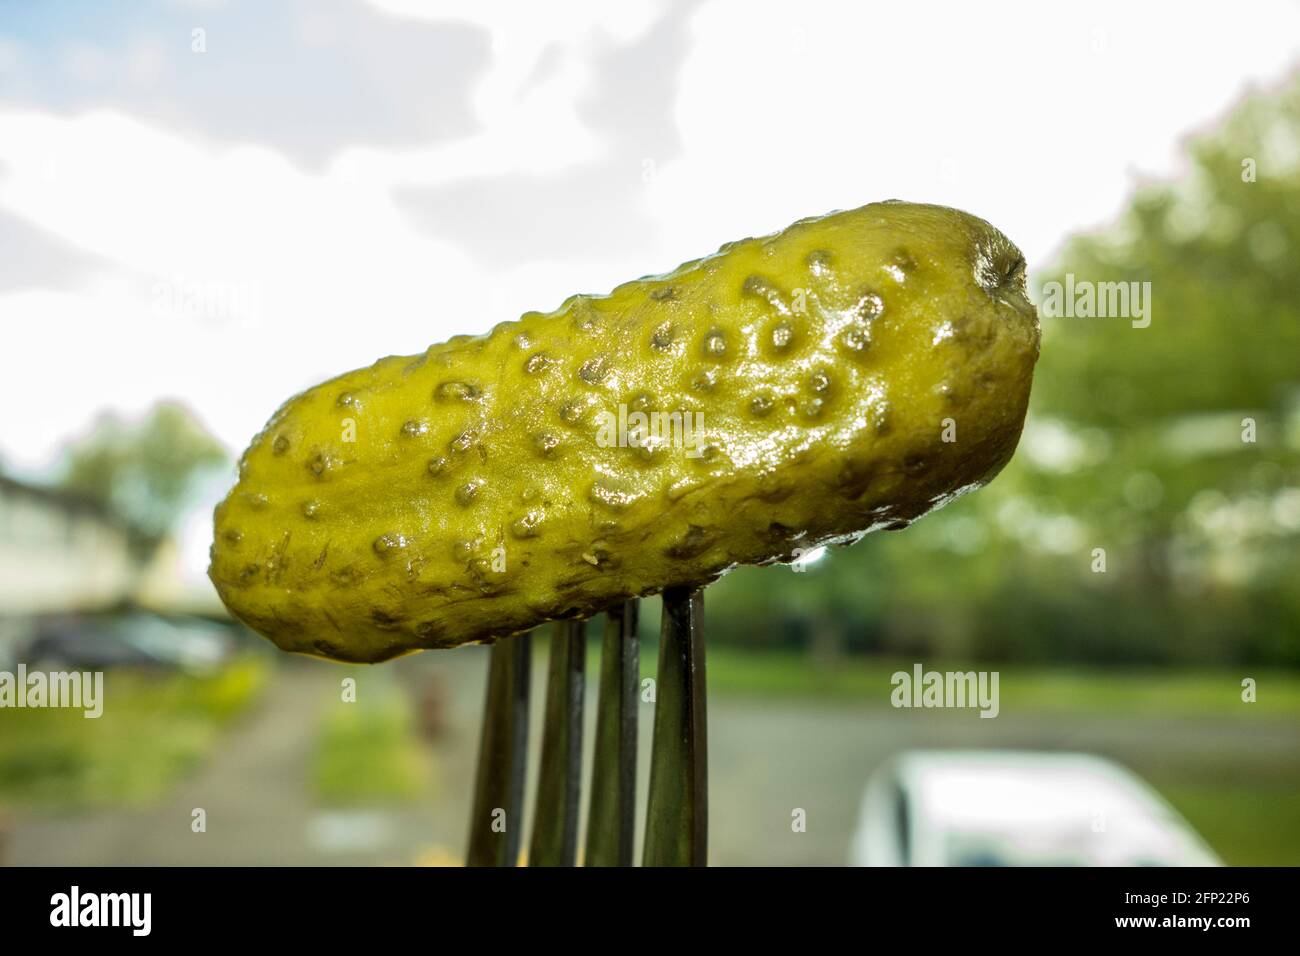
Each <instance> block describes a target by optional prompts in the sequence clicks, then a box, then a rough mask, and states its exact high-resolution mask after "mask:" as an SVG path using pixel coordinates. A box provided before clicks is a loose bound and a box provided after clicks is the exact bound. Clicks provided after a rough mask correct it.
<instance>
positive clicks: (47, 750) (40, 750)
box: [0, 657, 269, 811]
mask: <svg viewBox="0 0 1300 956" xmlns="http://www.w3.org/2000/svg"><path fill="white" fill-rule="evenodd" d="M268 670H269V668H268V666H267V664H266V662H265V661H264V660H262V659H260V658H253V657H247V658H241V659H239V660H237V661H235V662H233V663H231V664H230V665H229V666H227V667H226V668H224V669H223V670H222V671H221V672H219V673H217V674H214V675H212V676H205V677H196V676H191V675H185V674H149V673H142V672H127V671H109V672H107V673H106V674H105V675H104V713H103V715H102V716H101V717H99V718H93V719H88V718H86V717H84V716H83V714H82V711H80V710H66V709H8V708H7V709H5V710H4V711H3V712H0V803H3V804H5V805H8V806H13V807H30V808H39V809H42V810H60V811H62V810H74V809H81V808H88V807H95V806H108V805H113V806H122V805H138V804H142V803H146V802H148V801H149V800H151V799H154V798H155V797H158V796H159V795H161V794H162V793H164V792H165V791H166V790H167V789H168V787H170V785H171V784H172V783H174V782H175V781H176V780H177V779H179V778H180V777H181V776H182V775H183V774H185V773H186V772H187V771H189V770H190V769H191V768H193V767H194V766H195V765H196V764H198V762H199V761H200V760H202V759H203V757H204V756H205V755H206V754H207V753H208V752H209V751H210V750H211V748H212V747H213V746H214V744H216V742H217V740H218V738H219V736H220V734H221V731H222V728H223V727H225V726H226V725H227V724H228V723H229V722H230V721H231V720H233V719H234V718H235V717H236V716H237V715H238V714H240V713H241V712H243V711H244V710H245V709H246V708H247V707H248V706H249V705H250V704H252V703H253V701H255V700H256V699H257V697H258V695H259V694H260V693H261V691H262V689H263V687H264V686H265V684H266V679H267V676H268Z"/></svg>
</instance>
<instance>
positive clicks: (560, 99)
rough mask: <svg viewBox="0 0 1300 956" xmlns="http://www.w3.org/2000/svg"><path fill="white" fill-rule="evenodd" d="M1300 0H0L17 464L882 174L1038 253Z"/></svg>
mask: <svg viewBox="0 0 1300 956" xmlns="http://www.w3.org/2000/svg"><path fill="white" fill-rule="evenodd" d="M1298 42H1300V6H1298V5H1297V4H1296V3H1294V2H1268V0H1262V2H1258V3H1252V4H1249V5H1237V6H1231V7H1225V6H1223V5H1221V4H1219V5H1216V4H1210V3H1205V4H1200V3H1169V4H1159V3H1149V4H1146V3H1143V4H1137V3H1132V2H1108V0H1088V2H1080V3H1077V4H1042V3H1024V4H1003V5H998V4H992V5H991V4H963V3H957V2H954V3H952V4H951V5H949V4H942V3H907V4H900V3H860V2H854V3H849V2H840V3H820V2H813V0H799V2H797V3H784V4H777V3H773V4H765V3H758V2H754V0H673V2H629V0H619V2H617V3H611V2H598V0H591V2H586V0H583V2H569V3H565V2H559V0H557V2H554V3H546V4H542V3H535V2H534V3H530V2H526V0H518V2H492V0H475V2H459V0H453V2H436V0H428V2H417V0H256V2H253V0H246V2H235V0H229V2H216V0H207V2H175V0H172V2H162V0H158V2H138V3H129V4H127V3H102V2H98V3H97V2H90V0H87V2H72V0H67V2H58V0H47V2H43V3H16V2H9V0H0V327H2V329H3V336H2V338H0V343H2V344H0V389H3V396H4V399H5V414H4V417H3V422H4V424H3V428H0V463H3V466H4V467H7V468H9V469H10V470H14V471H17V472H19V473H22V474H29V475H34V476H39V475H40V474H42V473H46V472H48V470H49V469H50V468H51V467H52V466H53V464H54V463H55V462H56V460H57V454H58V450H59V448H60V446H61V444H62V443H63V442H65V441H66V440H67V439H68V438H69V437H70V436H73V435H76V434H78V433H84V432H85V431H86V430H87V429H88V428H90V427H92V423H93V421H94V418H95V416H96V415H97V414H99V413H100V412H102V411H104V410H106V409H113V410H117V411H120V412H123V413H127V414H138V413H140V412H142V411H143V410H145V409H146V408H147V407H148V406H149V405H150V404H151V403H153V402H154V401H156V400H158V399H159V398H178V399H181V400H184V401H185V402H186V403H187V404H188V405H189V406H190V407H191V408H192V409H193V410H194V411H195V413H196V414H197V415H198V416H199V418H200V419H201V420H202V421H203V422H204V423H205V424H206V425H207V426H208V427H209V428H210V429H211V430H212V431H213V432H214V433H215V434H216V435H217V436H218V437H219V438H220V439H221V440H222V441H223V442H225V443H226V444H227V445H228V446H229V447H230V449H231V451H232V452H237V451H239V450H240V449H242V448H243V446H244V445H245V444H246V442H247V440H248V439H249V438H250V437H251V436H252V435H253V434H254V433H255V432H256V431H257V430H258V428H259V427H260V426H261V424H262V423H263V422H264V421H265V419H266V418H267V417H268V416H269V414H270V413H271V412H272V411H273V410H274V409H275V407H276V406H277V405H278V404H279V402H280V401H281V400H282V399H284V398H285V397H287V396H288V395H289V394H290V393H292V392H294V391H297V390H298V389H301V388H303V387H305V386H308V385H310V384H313V383H314V382H316V381H319V380H320V379H322V378H325V377H328V376H331V375H334V374H337V373H339V372H341V371H344V370H346V369H349V368H353V367H356V366H358V365H364V364H369V363H370V362H371V361H373V360H374V359H376V358H378V357H379V356H381V355H386V354H393V353H399V354H400V353H413V352H418V351H421V350H422V349H423V348H424V347H425V346H427V345H428V344H430V343H432V342H435V341H439V340H442V339H444V338H446V337H448V336H449V335H452V334H455V333H457V332H476V331H482V330H485V329H487V328H489V327H490V326H492V325H494V324H496V323H497V322H499V321H502V320H504V319H509V318H514V317H517V316H518V314H519V313H521V312H523V311H526V310H528V309H542V310H547V309H551V308H554V307H555V306H557V305H558V304H559V303H560V302H561V300H563V299H564V298H565V297H566V296H567V295H568V294H570V293H572V292H577V291H587V292H603V291H607V290H608V289H610V288H611V287H613V286H614V285H616V284H618V283H619V282H621V281H623V280H625V279H629V278H634V277H636V276H639V275H643V274H646V273H652V272H663V271H666V270H668V269H670V268H672V267H673V266H675V265H676V264H677V263H679V262H681V261H683V260H685V259H689V258H694V257H697V256H699V255H702V254H704V253H707V252H710V251H712V250H713V249H715V248H716V247H717V246H718V245H719V244H721V243H722V242H724V241H727V240H730V239H736V238H740V237H742V236H747V235H754V234H759V233H765V232H770V231H773V230H776V229H779V228H782V227H783V226H785V225H787V224H789V223H790V222H792V221H794V220H795V219H798V218H801V217H804V216H808V215H814V214H819V213H823V212H826V211H829V210H831V209H836V208H848V207H853V206H857V205H861V204H862V203H865V202H869V201H872V200H877V199H886V198H893V197H897V198H904V199H913V200H920V201H929V202H939V203H945V204H949V205H954V206H959V207H961V208H964V209H967V210H969V211H971V212H974V213H976V214H978V215H981V216H983V217H985V218H987V219H989V220H990V221H992V222H993V223H994V224H995V225H997V226H999V227H1000V228H1002V229H1003V230H1004V231H1005V232H1006V233H1007V234H1008V235H1010V236H1011V237H1012V239H1014V240H1015V241H1016V242H1017V243H1019V244H1020V246H1021V247H1022V249H1024V251H1025V252H1026V254H1027V255H1028V256H1029V259H1030V262H1031V265H1032V264H1037V265H1038V266H1042V265H1045V264H1046V263H1047V262H1049V261H1050V258H1051V256H1052V254H1053V252H1054V250H1055V249H1057V248H1058V247H1059V244H1060V242H1061V240H1062V239H1063V238H1064V237H1065V236H1067V235H1068V234H1069V233H1071V232H1073V231H1075V230H1079V229H1084V228H1088V227H1091V226H1095V225H1098V224H1102V223H1105V222H1107V221H1108V220H1110V219H1112V218H1113V217H1114V215H1115V214H1116V213H1117V212H1118V210H1119V209H1120V208H1121V207H1122V205H1123V203H1124V200H1125V197H1126V196H1127V195H1128V193H1129V192H1130V191H1131V189H1132V188H1133V186H1134V185H1135V184H1137V183H1139V182H1141V181H1143V180H1144V179H1149V178H1153V177H1166V176H1170V175H1176V174H1177V172H1178V170H1179V165H1178V149H1179V143H1180V141H1181V139H1182V138H1183V137H1185V136H1186V135H1187V134H1188V133H1189V132H1193V131H1196V130H1198V129H1201V128H1204V127H1205V126H1206V125H1207V124H1210V123H1212V122H1213V121H1214V120H1215V119H1216V118H1217V117H1218V116H1220V115H1221V114H1222V113H1223V112H1224V110H1225V109H1227V108H1228V107H1229V106H1230V105H1231V104H1232V103H1233V102H1235V101H1236V100H1237V99H1238V98H1239V97H1240V96H1241V95H1242V94H1243V93H1244V92H1245V91H1246V90H1247V89H1248V88H1250V87H1252V86H1255V87H1258V86H1269V85H1273V84H1276V83H1277V82H1279V81H1280V80H1281V79H1282V78H1283V77H1284V76H1285V75H1286V74H1287V73H1288V71H1289V70H1291V69H1293V68H1295V67H1296V65H1297V64H1298V63H1300V47H1298Z"/></svg>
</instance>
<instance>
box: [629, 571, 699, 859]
mask: <svg viewBox="0 0 1300 956" xmlns="http://www.w3.org/2000/svg"><path fill="white" fill-rule="evenodd" d="M704 690H705V674H704V595H703V593H702V592H701V591H699V590H692V589H690V588H669V589H668V590H666V591H664V597H663V623H662V626H661V628H660V637H659V687H658V695H657V703H656V704H655V729H654V743H653V746H652V750H651V753H650V799H649V806H648V808H647V811H646V835H645V851H644V854H643V856H642V863H643V864H644V865H645V866H704V865H705V863H706V862H707V857H708V829H709V802H708V764H709V760H708V717H707V714H706V712H705V706H704Z"/></svg>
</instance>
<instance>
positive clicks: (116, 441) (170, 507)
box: [61, 402, 227, 557]
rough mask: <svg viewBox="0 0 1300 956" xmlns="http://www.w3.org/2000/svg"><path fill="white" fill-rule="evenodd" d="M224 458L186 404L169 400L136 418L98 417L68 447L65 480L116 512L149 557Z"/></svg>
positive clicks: (141, 552)
mask: <svg viewBox="0 0 1300 956" xmlns="http://www.w3.org/2000/svg"><path fill="white" fill-rule="evenodd" d="M226 461H227V456H226V452H225V450H224V449H223V448H222V446H221V445H220V444H219V443H218V442H217V441H216V440H215V439H214V438H212V437H211V436H210V435H209V434H208V433H207V432H206V431H205V430H204V428H203V426H202V425H200V424H199V423H198V422H197V421H195V419H194V418H193V416H192V415H191V414H190V413H189V412H188V411H187V410H186V409H185V408H184V407H182V406H181V405H178V404H175V403H170V402H164V403H159V404H157V405H155V406H154V407H153V408H152V409H151V410H150V412H149V414H148V415H147V416H146V417H145V418H144V419H143V420H142V421H140V422H138V423H130V422H126V421H124V420H122V419H121V418H119V417H117V416H116V415H111V414H109V415H105V416H103V417H101V418H100V420H99V421H98V422H96V425H95V428H94V430H93V432H92V433H91V435H90V436H89V437H87V438H86V439H84V440H82V441H80V442H77V443H76V444H74V445H72V446H71V447H70V448H69V449H68V452H67V462H66V468H65V472H64V476H63V480H62V482H61V483H62V485H63V487H65V488H67V489H68V490H70V491H73V492H75V493H77V494H79V495H82V496H84V497H85V498H87V499H89V500H91V501H93V502H95V503H96V504H98V505H99V506H100V507H102V508H104V509H105V511H107V512H108V513H109V514H111V515H113V516H114V517H116V518H117V519H118V520H119V521H120V522H121V523H122V524H123V525H124V526H125V527H126V528H127V529H128V531H129V532H130V534H131V539H132V546H133V548H134V549H135V550H136V552H137V554H138V555H140V556H141V557H145V556H147V555H148V554H150V553H151V552H152V551H153V549H154V548H155V547H157V545H158V544H159V543H160V542H161V541H162V540H163V539H164V538H165V537H166V536H167V534H168V532H170V531H171V529H172V527H173V525H174V524H175V522H176V519H177V518H178V517H179V516H180V513H181V511H182V510H183V508H184V505H185V501H186V498H187V496H188V495H189V493H190V491H191V488H192V484H193V482H194V480H195V478H196V477H197V476H198V475H199V474H200V473H201V472H202V471H204V470H206V469H209V468H214V467H218V466H221V465H223V464H225V463H226Z"/></svg>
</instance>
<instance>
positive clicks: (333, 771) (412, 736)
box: [312, 672, 431, 804]
mask: <svg viewBox="0 0 1300 956" xmlns="http://www.w3.org/2000/svg"><path fill="white" fill-rule="evenodd" d="M319 734H320V736H319V738H318V741H317V745H316V752H315V755H314V759H313V762H312V784H313V787H314V789H315V791H316V794H317V796H319V797H320V798H321V799H322V800H323V801H324V802H326V803H331V804H359V803H365V804H373V803H376V802H392V801H401V800H408V799H413V798H415V797H418V796H419V795H421V794H422V793H425V792H426V791H427V789H428V785H429V781H430V774H431V765H430V757H429V755H428V753H427V752H426V750H425V748H424V747H423V746H422V745H421V743H420V740H419V738H418V736H417V735H416V733H415V728H414V714H413V712H412V706H411V702H410V699H409V698H408V696H407V695H406V694H404V693H402V691H401V689H400V688H399V687H398V686H397V685H396V684H395V683H393V682H392V681H391V680H388V679H386V675H384V674H380V673H374V672H368V673H366V674H364V675H362V676H361V677H359V678H358V679H357V696H356V701H355V702H353V703H349V702H343V701H340V702H339V703H337V704H335V705H332V706H331V708H330V710H329V711H328V712H327V713H326V715H325V717H324V720H323V721H322V724H321V728H320V732H319Z"/></svg>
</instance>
